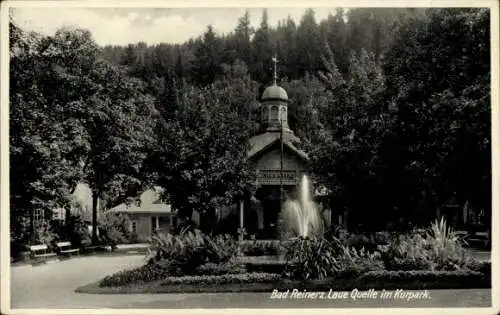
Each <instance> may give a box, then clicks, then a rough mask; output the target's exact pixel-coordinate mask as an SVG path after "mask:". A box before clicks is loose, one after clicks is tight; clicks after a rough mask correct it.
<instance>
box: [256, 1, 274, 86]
mask: <svg viewBox="0 0 500 315" xmlns="http://www.w3.org/2000/svg"><path fill="white" fill-rule="evenodd" d="M268 23H269V21H268V15H267V10H266V9H264V10H263V11H262V20H261V22H260V26H259V28H258V29H257V31H256V32H255V36H254V38H253V41H252V44H253V62H252V67H251V71H252V73H253V74H254V75H255V78H256V80H257V81H258V82H261V83H263V84H268V83H270V82H271V78H272V71H271V69H272V68H271V65H272V64H271V57H272V56H273V55H274V54H275V51H274V50H273V43H272V42H271V35H270V28H269V24H268Z"/></svg>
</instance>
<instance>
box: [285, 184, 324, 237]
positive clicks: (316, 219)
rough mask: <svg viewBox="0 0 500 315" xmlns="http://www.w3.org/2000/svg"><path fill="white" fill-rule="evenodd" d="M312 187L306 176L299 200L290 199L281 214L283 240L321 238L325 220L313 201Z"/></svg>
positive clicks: (301, 185) (301, 186)
mask: <svg viewBox="0 0 500 315" xmlns="http://www.w3.org/2000/svg"><path fill="white" fill-rule="evenodd" d="M310 192H311V187H310V183H309V179H308V178H307V176H306V175H304V176H303V177H302V180H301V182H300V191H299V200H292V199H288V200H286V201H285V203H284V204H283V210H282V213H281V233H282V239H287V238H290V237H303V238H305V237H321V236H322V235H323V219H322V217H321V215H320V213H319V210H318V207H317V206H316V204H315V203H314V201H312V199H311V193H310Z"/></svg>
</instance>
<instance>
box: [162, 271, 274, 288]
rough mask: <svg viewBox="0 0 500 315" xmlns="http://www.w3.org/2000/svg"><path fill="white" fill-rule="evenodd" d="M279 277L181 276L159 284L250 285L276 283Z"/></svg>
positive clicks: (262, 274)
mask: <svg viewBox="0 0 500 315" xmlns="http://www.w3.org/2000/svg"><path fill="white" fill-rule="evenodd" d="M280 279H281V276H280V275H279V274H273V273H263V272H254V273H243V274H225V275H217V276H183V277H168V278H166V279H164V280H163V281H162V282H161V285H162V286H165V285H176V284H188V285H219V284H250V283H276V282H279V281H280Z"/></svg>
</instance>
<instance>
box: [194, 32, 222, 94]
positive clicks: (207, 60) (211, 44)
mask: <svg viewBox="0 0 500 315" xmlns="http://www.w3.org/2000/svg"><path fill="white" fill-rule="evenodd" d="M220 53H221V49H220V41H219V39H218V38H217V36H216V34H215V32H214V30H213V27H212V26H211V25H209V26H208V28H207V31H206V32H205V34H203V41H202V42H200V43H199V44H198V46H197V48H196V51H195V57H196V61H195V69H196V71H197V72H198V75H197V76H196V79H195V80H196V81H195V82H196V83H197V84H198V85H200V86H205V85H208V84H211V83H213V82H214V80H215V76H216V75H217V74H218V73H219V66H220V63H219V56H220Z"/></svg>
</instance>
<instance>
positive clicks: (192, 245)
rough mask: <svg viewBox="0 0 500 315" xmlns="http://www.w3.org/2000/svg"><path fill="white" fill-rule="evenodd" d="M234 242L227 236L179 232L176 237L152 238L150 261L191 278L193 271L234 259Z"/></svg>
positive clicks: (235, 245) (162, 236)
mask: <svg viewBox="0 0 500 315" xmlns="http://www.w3.org/2000/svg"><path fill="white" fill-rule="evenodd" d="M237 250H238V244H237V242H236V241H235V240H234V239H233V238H232V237H231V236H228V235H218V236H217V237H215V238H211V237H210V236H208V235H205V234H203V233H201V232H200V231H199V230H195V231H194V232H191V231H183V232H182V233H181V234H180V235H175V236H174V235H172V234H159V235H156V236H154V237H153V238H152V240H151V246H150V256H151V260H152V261H153V262H156V263H160V264H163V265H168V266H170V268H176V269H179V270H181V272H183V273H184V274H194V273H195V272H196V269H197V268H198V267H199V266H201V265H203V264H205V263H208V262H212V263H216V264H220V263H225V262H228V261H229V260H231V258H233V257H235V256H236V253H237Z"/></svg>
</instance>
